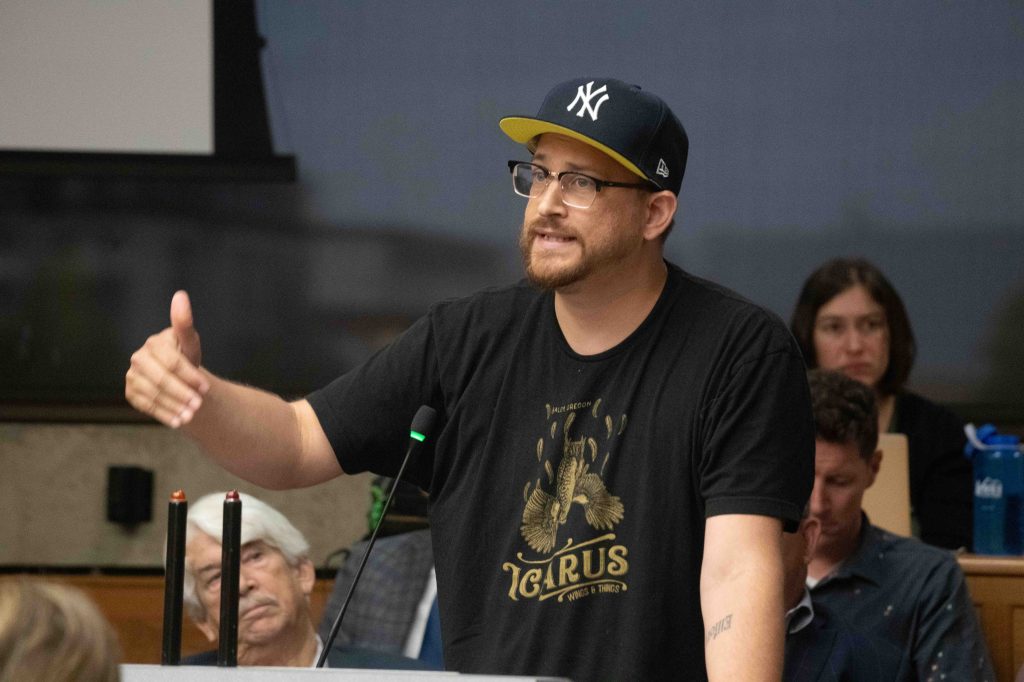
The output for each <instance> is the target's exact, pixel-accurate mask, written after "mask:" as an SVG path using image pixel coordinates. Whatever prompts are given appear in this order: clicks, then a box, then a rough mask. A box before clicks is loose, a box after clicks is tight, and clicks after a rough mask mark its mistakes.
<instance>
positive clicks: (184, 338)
mask: <svg viewBox="0 0 1024 682" xmlns="http://www.w3.org/2000/svg"><path fill="white" fill-rule="evenodd" d="M171 328H172V329H173V330H174V337H175V339H176V340H177V342H178V347H179V348H180V349H181V352H182V353H184V354H185V357H186V358H188V360H189V362H191V363H192V364H193V365H195V366H196V367H198V366H199V365H200V364H202V350H201V349H200V346H199V333H198V332H197V331H196V328H195V325H194V324H193V321H192V302H191V301H190V300H189V298H188V294H187V293H186V292H185V291H177V292H175V294H174V298H172V299H171Z"/></svg>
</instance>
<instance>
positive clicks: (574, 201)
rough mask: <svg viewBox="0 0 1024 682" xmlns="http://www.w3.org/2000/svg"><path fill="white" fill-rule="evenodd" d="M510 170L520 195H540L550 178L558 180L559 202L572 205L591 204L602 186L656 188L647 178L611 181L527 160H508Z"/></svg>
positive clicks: (587, 205)
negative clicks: (555, 170)
mask: <svg viewBox="0 0 1024 682" xmlns="http://www.w3.org/2000/svg"><path fill="white" fill-rule="evenodd" d="M508 169H509V171H510V172H511V173H512V189H514V190H515V192H516V194H518V195H519V196H521V197H527V198H530V197H539V196H540V195H542V194H544V192H545V190H547V188H548V185H549V184H550V183H551V181H552V180H558V186H559V188H560V189H561V190H562V203H563V204H565V205H566V206H572V207H573V208H590V205H591V204H593V203H594V198H595V197H596V196H597V193H598V192H600V191H601V188H602V187H629V188H632V189H642V190H645V191H648V192H654V191H657V188H656V187H655V186H654V185H652V184H651V183H649V182H611V181H609V180H598V179H597V178H592V177H590V176H589V175H585V174H583V173H577V172H576V171H562V172H561V173H552V172H551V171H549V170H548V169H547V168H544V167H543V166H538V165H537V164H535V163H527V162H526V161H509V162H508Z"/></svg>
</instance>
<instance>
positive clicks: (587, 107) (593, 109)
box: [565, 81, 611, 121]
mask: <svg viewBox="0 0 1024 682" xmlns="http://www.w3.org/2000/svg"><path fill="white" fill-rule="evenodd" d="M593 88H594V81H590V82H589V83H587V89H586V91H584V90H583V86H582V85H581V86H579V87H578V88H576V99H574V100H573V101H572V103H571V104H569V106H567V107H566V108H565V110H566V111H572V108H573V107H574V106H576V103H577V102H579V103H580V110H579V111H577V112H576V115H577V116H579V117H580V118H583V114H585V113H586V114H590V120H591V121H596V120H597V112H598V110H599V109H600V108H601V105H602V104H604V103H605V102H607V101H608V100H609V99H611V97H610V96H609V95H608V94H604V95H603V96H602V97H601V98H600V99H599V100H597V104H593V105H592V104H591V103H590V102H591V100H592V99H594V98H595V97H597V96H598V95H601V94H602V93H607V91H608V86H607V85H602V86H601V87H599V88H598V89H597V90H594V89H593Z"/></svg>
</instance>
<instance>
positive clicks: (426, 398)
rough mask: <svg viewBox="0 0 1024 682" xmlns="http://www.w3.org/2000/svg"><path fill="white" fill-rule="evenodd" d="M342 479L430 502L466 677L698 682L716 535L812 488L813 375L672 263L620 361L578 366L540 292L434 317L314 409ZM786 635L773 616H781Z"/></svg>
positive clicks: (721, 293) (760, 326)
mask: <svg viewBox="0 0 1024 682" xmlns="http://www.w3.org/2000/svg"><path fill="white" fill-rule="evenodd" d="M310 402H311V404H312V405H313V408H314V409H315V411H316V413H317V415H318V417H319V419H320V422H321V424H322V426H323V428H324V430H325V432H326V433H327V436H328V438H329V439H330V442H331V444H332V446H333V447H334V451H335V452H336V453H337V455H338V460H339V462H340V463H341V466H342V468H343V469H344V470H345V471H346V472H348V473H355V472H360V471H364V470H371V471H375V472H377V473H380V474H384V475H393V474H394V473H395V471H397V469H398V467H399V465H400V462H401V459H402V456H403V454H404V452H405V449H406V443H407V436H406V431H407V429H408V423H409V420H410V419H411V417H412V415H413V414H414V413H415V411H416V409H417V408H418V407H419V405H421V404H428V405H431V406H432V407H434V408H435V409H437V410H438V413H439V415H440V419H439V424H438V427H437V428H436V429H435V434H434V435H433V439H432V442H433V446H432V447H430V446H429V445H428V446H426V447H424V449H423V451H422V453H421V456H420V457H419V458H418V461H416V462H415V463H413V464H410V471H411V476H412V478H413V480H415V481H416V482H417V483H419V484H420V485H422V486H423V487H424V488H426V489H427V490H429V491H430V493H431V498H432V500H433V505H432V508H431V516H430V523H431V528H432V532H433V541H434V558H435V563H436V566H437V578H438V591H439V595H440V596H439V599H440V606H441V624H442V633H443V639H444V645H445V663H446V666H447V667H448V668H449V669H452V670H458V671H461V672H467V673H470V672H471V673H504V674H522V675H560V676H567V677H571V678H573V679H575V680H578V681H583V680H606V679H607V680H624V679H676V678H678V679H688V680H691V679H692V680H699V679H703V677H704V675H705V671H704V640H703V630H704V624H703V621H702V617H701V608H700V590H699V584H700V566H701V559H702V555H703V547H704V521H705V519H706V518H707V517H708V516H713V515H717V514H734V513H740V514H760V515H766V516H773V517H778V518H781V519H783V520H784V521H785V522H786V525H787V527H792V526H794V525H795V524H796V523H797V521H798V520H799V518H800V515H801V511H802V508H803V505H804V503H805V502H806V500H807V497H808V496H809V494H810V489H811V486H812V483H813V468H814V464H813V463H814V432H813V425H812V420H811V410H810V400H809V396H808V390H807V382H806V378H805V370H804V364H803V361H802V359H801V357H800V353H799V351H798V350H797V347H796V344H795V343H794V341H793V340H792V338H791V336H790V334H789V332H788V331H787V330H786V327H785V326H784V325H783V324H782V322H781V321H779V320H778V319H777V318H776V317H775V316H773V315H770V314H769V313H766V312H765V311H763V310H761V309H760V308H758V307H756V306H754V305H753V304H751V303H749V302H747V301H745V300H743V299H742V298H740V297H739V296H737V295H736V294H733V293H732V292H729V291H727V290H725V289H723V288H721V287H718V286H716V285H713V284H710V283H708V282H705V281H702V280H700V279H698V278H695V277H692V276H690V275H688V274H686V273H684V272H682V271H681V270H679V269H678V268H676V267H675V266H672V265H669V274H668V279H667V282H666V285H665V289H664V291H663V292H662V294H661V296H660V298H659V300H658V302H657V304H656V305H655V307H654V309H653V310H652V312H651V314H650V315H649V316H648V318H647V319H646V320H645V321H644V322H643V324H641V326H640V327H639V328H638V329H637V330H636V331H635V332H634V333H633V334H632V335H630V336H629V338H627V339H626V340H625V341H623V342H622V343H621V344H619V345H618V346H616V347H614V348H612V349H610V350H608V351H607V352H604V353H601V354H599V355H593V356H580V355H578V354H576V353H574V352H573V351H572V350H571V348H570V347H569V346H568V344H567V343H566V341H565V339H564V337H563V336H562V333H561V331H560V329H559V327H558V323H557V320H556V319H555V313H554V305H553V297H552V295H551V294H550V293H544V292H540V291H537V290H536V289H534V288H532V287H531V286H530V285H528V284H525V283H520V284H519V285H516V286H513V287H508V288H501V289H491V290H487V291H484V292H481V293H479V294H476V295H474V296H471V297H469V298H465V299H461V300H456V301H450V302H445V303H442V304H439V305H437V306H435V307H434V308H433V309H432V310H431V312H430V313H429V314H428V315H427V316H426V317H424V318H422V319H420V320H419V321H418V322H416V323H415V324H414V325H413V326H412V327H410V329H409V330H408V331H407V332H406V333H405V334H404V335H403V336H401V337H400V338H399V339H397V340H396V341H395V343H394V344H392V345H391V346H389V347H388V348H387V349H385V350H383V351H382V352H380V353H378V354H377V355H375V356H374V357H373V358H371V359H370V360H369V361H368V362H367V363H366V364H364V365H363V366H361V367H360V368H357V369H356V370H354V371H352V372H350V373H348V374H346V375H344V376H342V377H340V378H339V379H337V380H336V381H334V382H333V383H331V384H330V385H329V386H327V387H326V388H324V389H322V390H321V391H318V392H316V393H314V394H313V395H311V396H310ZM780 616H781V614H780Z"/></svg>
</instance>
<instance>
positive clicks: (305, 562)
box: [293, 558, 316, 599]
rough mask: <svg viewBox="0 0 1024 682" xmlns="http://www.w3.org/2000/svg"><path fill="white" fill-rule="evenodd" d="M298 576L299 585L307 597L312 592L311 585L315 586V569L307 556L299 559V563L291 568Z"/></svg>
mask: <svg viewBox="0 0 1024 682" xmlns="http://www.w3.org/2000/svg"><path fill="white" fill-rule="evenodd" d="M293 570H294V571H295V572H296V575H297V576H298V580H299V585H300V586H301V587H302V593H303V594H304V595H306V598H307V599H308V598H309V596H310V595H311V594H313V587H315V586H316V570H315V569H314V568H313V562H312V561H310V560H309V559H308V558H302V559H299V563H298V564H297V565H296V566H295V568H294V569H293Z"/></svg>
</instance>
